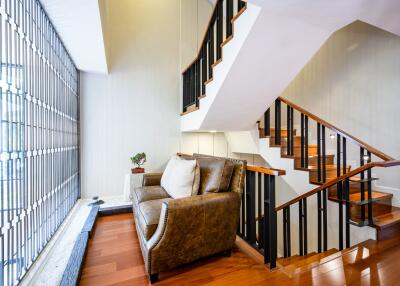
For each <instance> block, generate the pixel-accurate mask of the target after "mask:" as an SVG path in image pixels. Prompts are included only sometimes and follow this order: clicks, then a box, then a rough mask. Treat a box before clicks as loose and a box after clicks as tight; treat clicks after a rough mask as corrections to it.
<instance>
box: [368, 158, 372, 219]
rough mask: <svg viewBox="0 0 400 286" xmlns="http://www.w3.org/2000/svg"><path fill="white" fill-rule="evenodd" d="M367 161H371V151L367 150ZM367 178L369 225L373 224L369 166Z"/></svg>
mask: <svg viewBox="0 0 400 286" xmlns="http://www.w3.org/2000/svg"><path fill="white" fill-rule="evenodd" d="M367 156H368V159H367V163H371V160H372V158H371V152H370V151H368V152H367ZM367 178H368V183H367V189H368V223H369V225H372V224H373V213H372V170H371V168H369V169H368V170H367Z"/></svg>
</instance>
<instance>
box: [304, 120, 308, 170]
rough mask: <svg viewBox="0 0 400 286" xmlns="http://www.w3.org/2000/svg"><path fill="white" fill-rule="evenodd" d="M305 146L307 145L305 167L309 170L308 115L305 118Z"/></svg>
mask: <svg viewBox="0 0 400 286" xmlns="http://www.w3.org/2000/svg"><path fill="white" fill-rule="evenodd" d="M304 145H305V146H304V148H305V150H304V151H305V154H304V157H305V158H304V159H305V162H304V167H305V168H308V116H307V115H306V116H305V117H304Z"/></svg>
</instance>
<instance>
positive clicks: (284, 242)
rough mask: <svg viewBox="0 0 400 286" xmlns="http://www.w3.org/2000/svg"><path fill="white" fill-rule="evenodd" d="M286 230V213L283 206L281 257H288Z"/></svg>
mask: <svg viewBox="0 0 400 286" xmlns="http://www.w3.org/2000/svg"><path fill="white" fill-rule="evenodd" d="M286 230H287V213H286V208H284V209H283V257H284V258H286V257H288V254H287V237H286Z"/></svg>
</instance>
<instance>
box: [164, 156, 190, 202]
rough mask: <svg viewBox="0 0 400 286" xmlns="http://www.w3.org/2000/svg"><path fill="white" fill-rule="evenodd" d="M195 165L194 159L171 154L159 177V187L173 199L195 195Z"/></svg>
mask: <svg viewBox="0 0 400 286" xmlns="http://www.w3.org/2000/svg"><path fill="white" fill-rule="evenodd" d="M196 165H197V162H196V160H183V159H181V158H180V157H179V156H173V157H172V158H171V159H170V160H169V162H168V164H167V167H166V168H165V171H164V173H163V175H162V177H161V187H163V188H164V190H165V191H166V192H167V193H168V194H169V195H170V196H171V197H172V198H174V199H179V198H185V197H190V196H191V195H196V194H197V193H195V194H194V193H193V182H194V179H195V170H196ZM196 192H197V191H196Z"/></svg>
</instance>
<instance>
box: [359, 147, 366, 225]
mask: <svg viewBox="0 0 400 286" xmlns="http://www.w3.org/2000/svg"><path fill="white" fill-rule="evenodd" d="M362 166H364V148H363V147H360V167H362ZM364 178H365V177H364V171H363V172H361V173H360V179H361V183H360V195H361V202H364V200H365V188H364ZM360 209H361V222H362V223H364V222H365V205H364V203H362V204H361V208H360Z"/></svg>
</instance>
